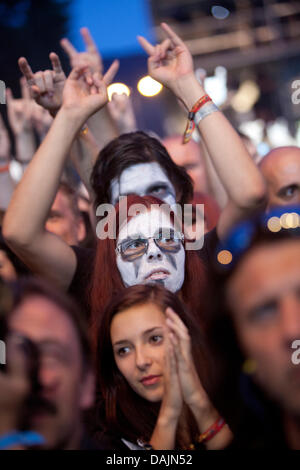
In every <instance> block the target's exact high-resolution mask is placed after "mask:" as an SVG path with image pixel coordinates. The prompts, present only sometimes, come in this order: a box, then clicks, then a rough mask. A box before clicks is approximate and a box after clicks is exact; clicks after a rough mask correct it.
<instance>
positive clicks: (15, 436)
mask: <svg viewBox="0 0 300 470" xmlns="http://www.w3.org/2000/svg"><path fill="white" fill-rule="evenodd" d="M44 443H45V439H44V438H43V436H41V434H38V433H36V432H33V431H25V432H11V433H9V434H5V435H4V436H2V437H0V450H3V449H8V448H9V447H12V446H15V445H25V446H38V445H41V444H44Z"/></svg>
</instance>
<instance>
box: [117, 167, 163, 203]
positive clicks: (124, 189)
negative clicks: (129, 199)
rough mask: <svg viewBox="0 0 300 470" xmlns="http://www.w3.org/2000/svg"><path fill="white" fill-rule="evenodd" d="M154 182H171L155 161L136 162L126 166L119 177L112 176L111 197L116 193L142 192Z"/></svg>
mask: <svg viewBox="0 0 300 470" xmlns="http://www.w3.org/2000/svg"><path fill="white" fill-rule="evenodd" d="M156 182H163V183H167V184H168V185H170V186H171V187H172V183H171V182H170V180H169V178H168V177H167V175H166V174H165V172H164V170H163V169H162V167H161V166H160V165H159V164H158V163H157V162H151V163H138V164H136V165H131V166H129V167H128V168H126V169H125V170H124V171H123V172H122V173H121V176H120V178H114V179H113V180H112V182H111V191H112V195H113V197H114V196H115V195H116V194H117V195H119V194H121V195H122V194H124V195H125V194H129V193H136V194H140V193H141V194H144V192H145V190H146V189H147V188H148V187H149V186H152V185H154V184H155V183H156Z"/></svg>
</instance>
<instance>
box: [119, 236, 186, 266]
mask: <svg viewBox="0 0 300 470" xmlns="http://www.w3.org/2000/svg"><path fill="white" fill-rule="evenodd" d="M167 232H168V233H164V232H163V231H161V232H160V233H158V235H156V236H154V237H148V238H142V237H138V238H134V239H130V238H129V239H126V240H123V241H122V242H121V243H119V244H118V245H117V247H116V252H117V253H119V254H120V255H121V257H122V259H123V260H124V261H134V260H135V259H137V258H140V257H141V256H143V255H144V254H145V253H147V251H148V247H149V240H153V241H154V243H155V244H156V246H157V247H158V248H159V249H160V250H161V251H163V252H165V253H177V252H178V251H179V250H180V248H181V246H182V245H183V241H184V235H183V233H181V232H173V233H172V232H170V230H168V231H167Z"/></svg>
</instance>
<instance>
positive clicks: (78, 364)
mask: <svg viewBox="0 0 300 470" xmlns="http://www.w3.org/2000/svg"><path fill="white" fill-rule="evenodd" d="M9 327H10V330H12V331H13V332H17V333H19V334H22V335H25V336H27V337H28V338H29V339H30V340H32V341H33V342H34V343H35V345H36V346H37V347H38V350H39V353H40V363H39V377H38V378H39V382H40V384H41V391H40V398H41V399H42V404H41V406H40V407H38V408H37V409H35V411H34V412H33V413H32V415H31V417H30V429H33V430H36V431H37V432H39V433H40V434H41V435H42V436H44V438H45V440H46V445H45V447H46V448H48V449H74V448H77V447H78V444H79V441H80V439H81V433H82V427H81V419H82V416H81V413H82V411H83V410H85V409H87V408H89V407H90V406H91V405H92V404H93V390H94V386H93V376H92V374H91V372H90V371H88V370H86V369H87V368H86V367H85V365H84V364H83V359H82V351H81V346H80V341H79V337H78V334H77V331H76V330H75V327H74V325H73V323H72V320H71V318H69V316H68V314H66V312H64V310H62V309H61V308H60V307H59V306H58V305H56V304H55V303H53V302H52V301H50V300H49V299H47V298H45V297H43V296H40V295H32V296H29V297H26V298H25V299H24V301H23V302H22V303H21V304H19V305H18V306H17V307H16V309H15V310H14V311H13V312H12V314H11V317H10V324H9Z"/></svg>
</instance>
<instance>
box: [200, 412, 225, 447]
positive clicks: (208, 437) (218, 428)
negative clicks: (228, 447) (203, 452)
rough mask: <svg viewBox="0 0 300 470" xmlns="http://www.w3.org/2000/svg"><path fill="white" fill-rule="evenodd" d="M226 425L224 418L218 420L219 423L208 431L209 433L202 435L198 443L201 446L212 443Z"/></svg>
mask: <svg viewBox="0 0 300 470" xmlns="http://www.w3.org/2000/svg"><path fill="white" fill-rule="evenodd" d="M225 424H226V422H225V420H224V419H223V418H218V419H217V421H216V422H215V423H214V424H212V425H211V426H210V427H209V428H208V429H207V431H205V432H203V433H202V434H200V436H199V437H198V442H199V443H200V444H201V443H205V442H208V441H210V440H211V439H212V438H213V437H214V436H215V435H216V434H218V432H219V431H221V429H222V428H223V426H225Z"/></svg>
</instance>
